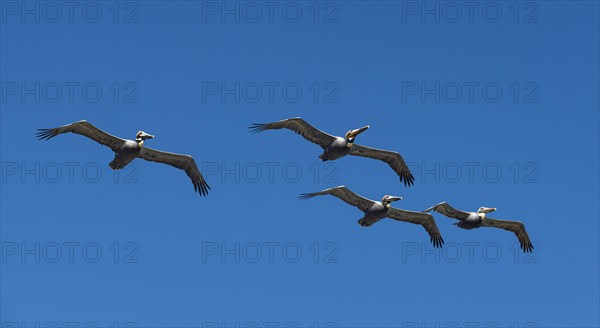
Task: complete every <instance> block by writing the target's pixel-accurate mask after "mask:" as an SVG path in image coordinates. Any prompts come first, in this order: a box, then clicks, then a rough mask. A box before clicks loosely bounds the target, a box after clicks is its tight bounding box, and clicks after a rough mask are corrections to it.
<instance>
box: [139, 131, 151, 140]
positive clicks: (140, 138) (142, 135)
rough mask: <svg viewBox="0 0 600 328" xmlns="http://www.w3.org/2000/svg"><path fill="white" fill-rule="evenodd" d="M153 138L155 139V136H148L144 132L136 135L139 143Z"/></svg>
mask: <svg viewBox="0 0 600 328" xmlns="http://www.w3.org/2000/svg"><path fill="white" fill-rule="evenodd" d="M152 138H154V136H153V135H151V134H148V133H146V132H144V131H138V133H137V134H136V135H135V140H136V141H138V142H139V141H144V140H146V139H152Z"/></svg>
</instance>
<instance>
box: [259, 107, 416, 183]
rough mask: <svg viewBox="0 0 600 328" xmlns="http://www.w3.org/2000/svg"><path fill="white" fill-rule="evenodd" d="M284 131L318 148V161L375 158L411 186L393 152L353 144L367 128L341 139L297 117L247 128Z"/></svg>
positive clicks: (408, 176) (400, 157) (398, 155)
mask: <svg viewBox="0 0 600 328" xmlns="http://www.w3.org/2000/svg"><path fill="white" fill-rule="evenodd" d="M284 128H285V129H289V130H292V131H294V132H296V133H297V134H300V135H301V136H303V137H304V138H305V139H306V140H308V141H310V142H312V143H314V144H317V145H319V146H321V148H323V150H324V151H323V154H321V155H320V156H319V158H320V159H321V160H323V161H332V160H336V159H338V158H341V157H344V156H346V155H353V156H362V157H369V158H374V159H378V160H380V161H384V162H386V163H388V165H389V166H391V167H392V169H394V171H395V172H396V173H397V174H398V176H400V182H404V185H405V186H410V185H412V184H414V181H415V178H414V177H413V175H412V174H411V173H410V170H409V169H408V167H407V166H406V163H405V162H404V159H403V158H402V156H400V154H398V153H397V152H393V151H387V150H381V149H375V148H369V147H365V146H361V145H357V144H355V143H354V140H355V139H356V136H358V135H359V134H361V133H363V132H365V131H366V130H367V129H368V128H369V126H368V125H367V126H364V127H362V128H359V129H355V130H350V131H348V132H346V135H345V136H344V137H343V138H342V137H335V136H332V135H330V134H327V133H325V132H323V131H320V130H318V129H316V128H315V127H313V126H312V125H310V124H308V123H306V121H304V120H303V119H301V118H300V117H296V118H290V119H287V120H283V121H279V122H273V123H267V124H252V125H251V126H250V127H249V129H250V131H251V132H253V133H258V132H262V131H265V130H273V129H284Z"/></svg>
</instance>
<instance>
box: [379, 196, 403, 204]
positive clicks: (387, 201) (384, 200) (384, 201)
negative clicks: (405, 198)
mask: <svg viewBox="0 0 600 328" xmlns="http://www.w3.org/2000/svg"><path fill="white" fill-rule="evenodd" d="M401 199H402V197H396V196H390V195H385V196H383V198H382V199H381V204H383V205H384V206H388V205H390V203H391V202H395V201H399V200H401Z"/></svg>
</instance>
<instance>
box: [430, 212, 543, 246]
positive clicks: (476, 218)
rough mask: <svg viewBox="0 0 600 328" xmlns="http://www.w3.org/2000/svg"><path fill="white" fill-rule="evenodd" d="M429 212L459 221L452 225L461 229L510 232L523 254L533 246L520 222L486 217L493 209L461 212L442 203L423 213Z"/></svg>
mask: <svg viewBox="0 0 600 328" xmlns="http://www.w3.org/2000/svg"><path fill="white" fill-rule="evenodd" d="M431 210H434V211H436V212H438V213H440V214H443V215H445V216H447V217H449V218H453V219H457V220H459V221H458V223H454V225H456V226H458V227H460V228H463V229H467V230H469V229H475V228H479V227H492V228H500V229H504V230H508V231H512V232H513V233H514V234H515V235H516V236H517V238H518V239H519V243H520V244H521V249H522V250H523V252H525V253H530V252H531V251H533V245H532V244H531V241H530V240H529V236H528V235H527V231H525V225H523V223H522V222H519V221H505V220H497V219H492V218H489V217H487V216H486V213H491V212H494V211H495V210H496V209H495V208H491V207H480V208H479V209H478V210H477V212H463V211H460V210H457V209H455V208H453V207H452V206H450V205H449V204H448V203H446V202H442V203H439V204H437V205H435V206H432V207H430V208H428V209H426V210H425V211H424V212H429V211H431Z"/></svg>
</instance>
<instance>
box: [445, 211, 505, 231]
mask: <svg viewBox="0 0 600 328" xmlns="http://www.w3.org/2000/svg"><path fill="white" fill-rule="evenodd" d="M495 210H496V209H495V208H489V207H480V208H479V209H478V210H477V212H467V213H468V214H469V215H468V216H467V217H466V218H465V219H462V220H460V221H458V222H457V223H454V224H455V225H456V226H458V227H460V228H463V229H466V230H470V229H475V228H479V227H481V225H482V224H483V220H484V219H485V214H486V213H490V212H493V211H495Z"/></svg>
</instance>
